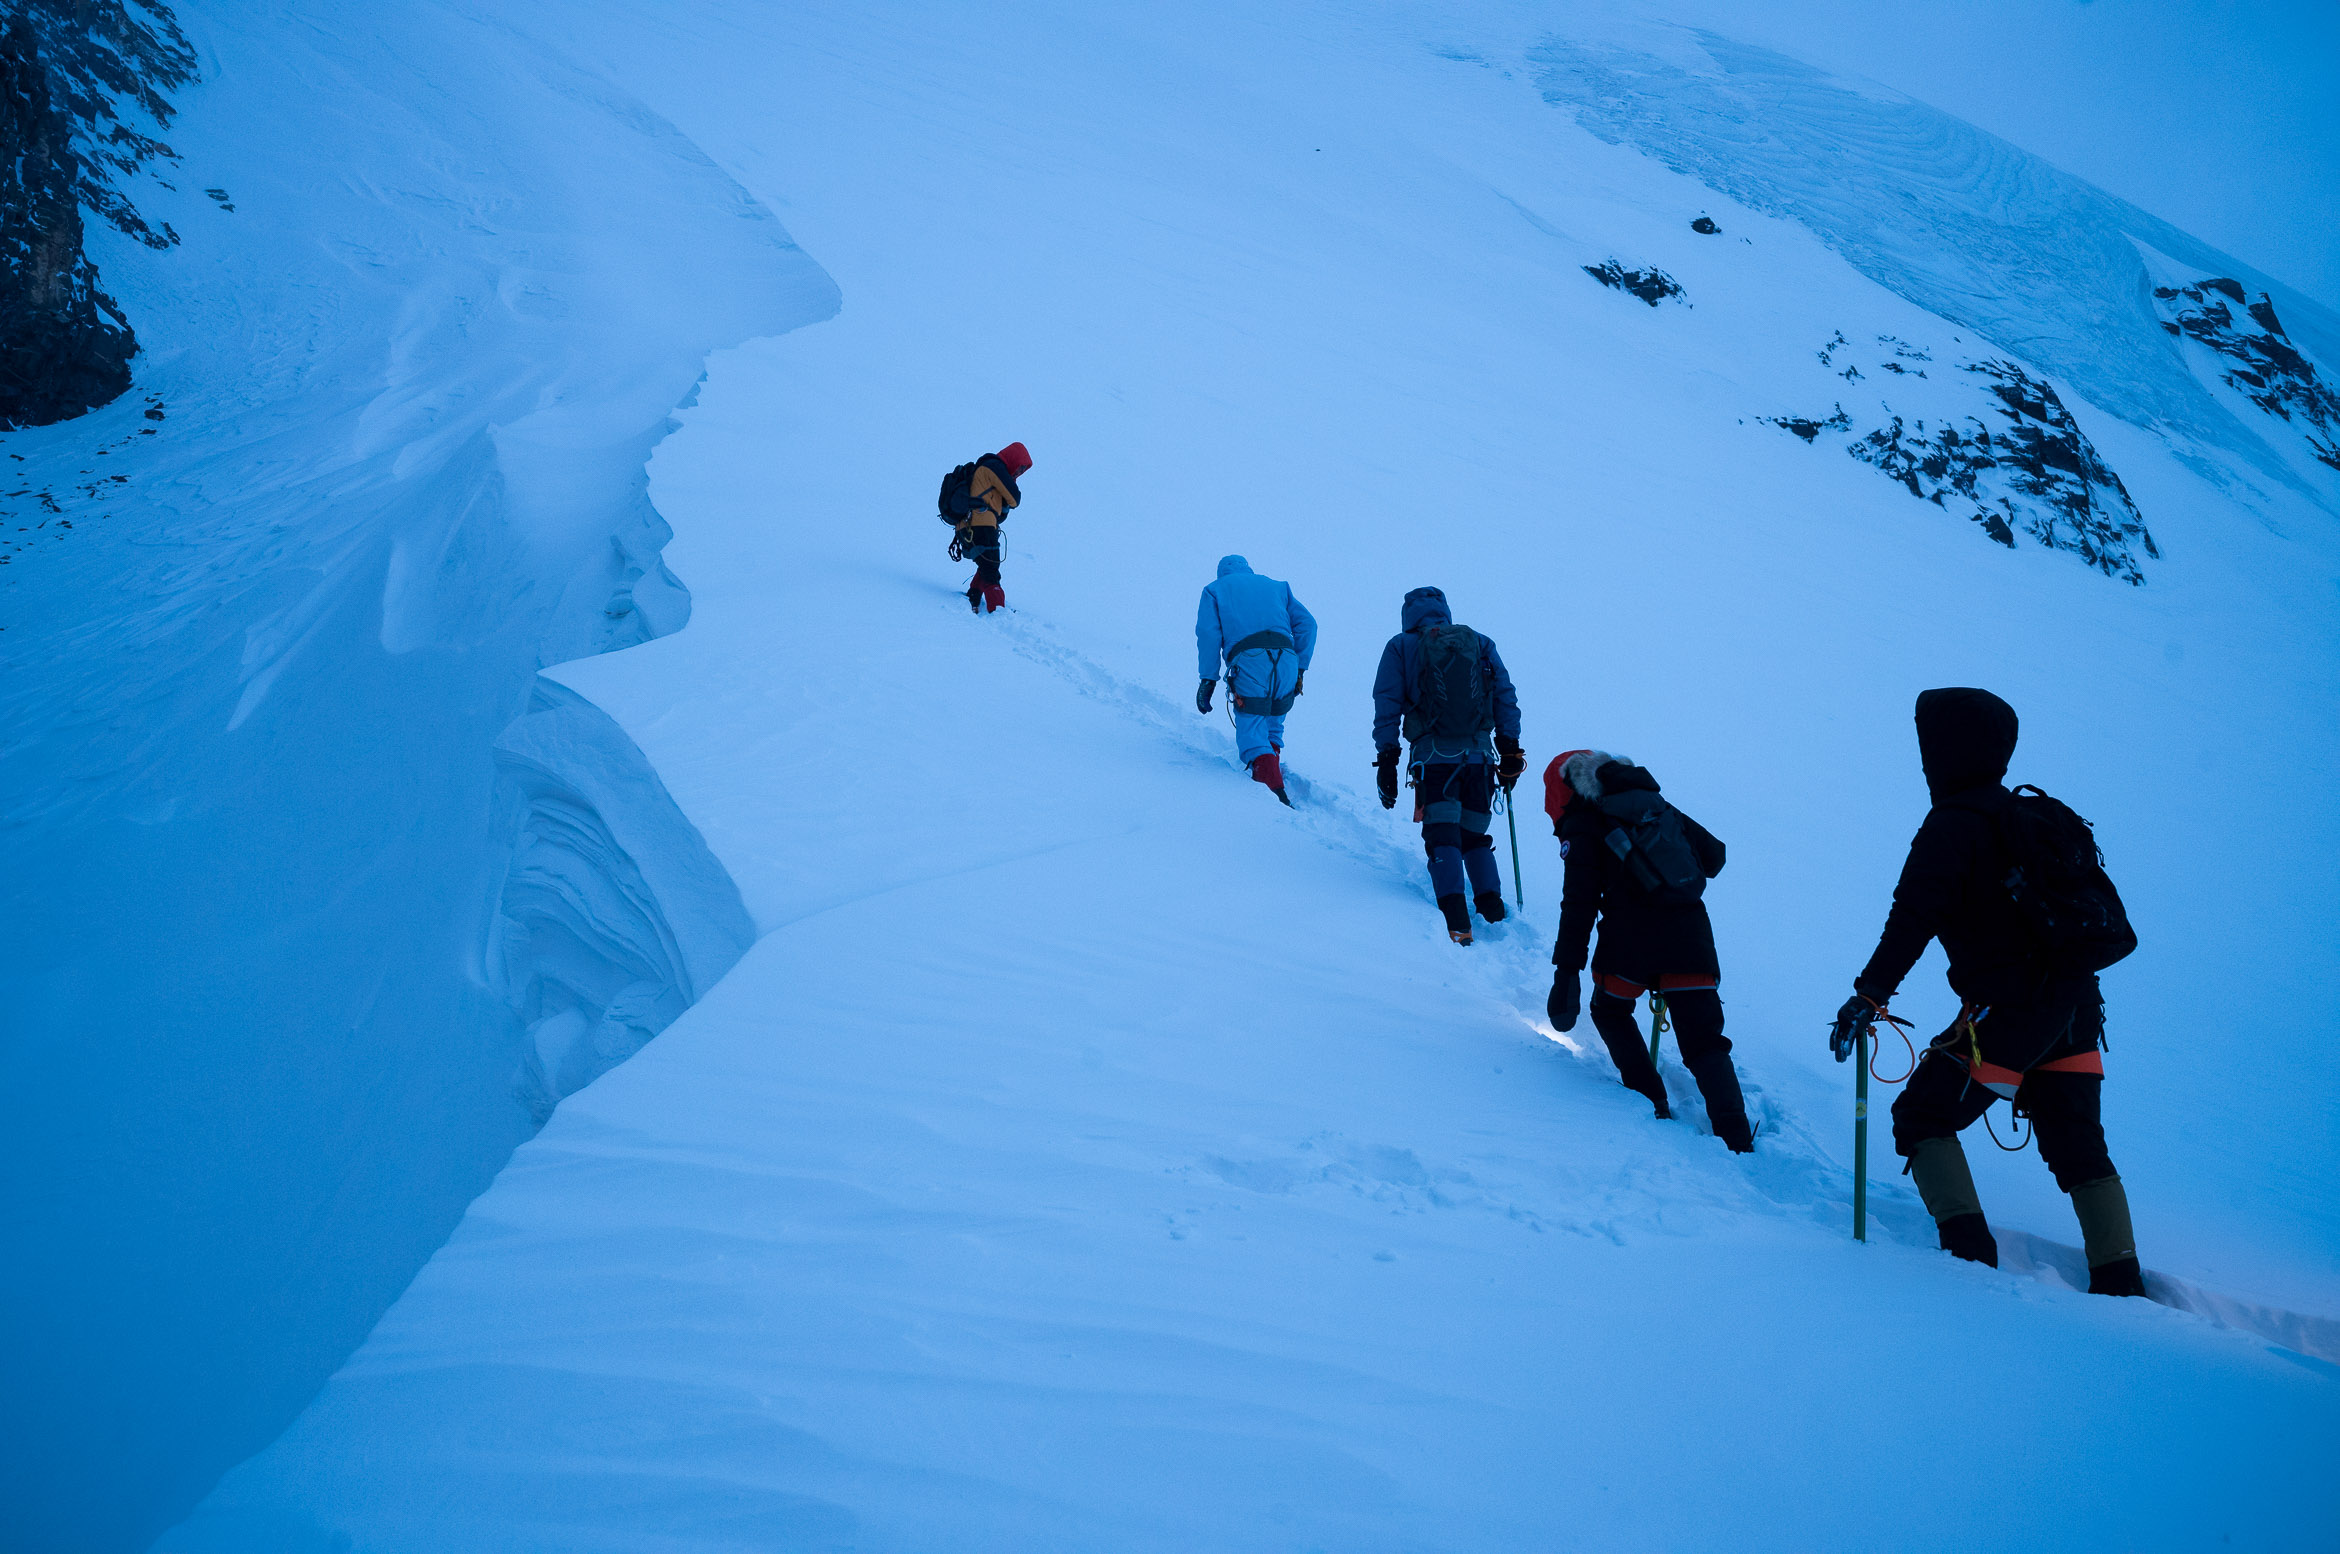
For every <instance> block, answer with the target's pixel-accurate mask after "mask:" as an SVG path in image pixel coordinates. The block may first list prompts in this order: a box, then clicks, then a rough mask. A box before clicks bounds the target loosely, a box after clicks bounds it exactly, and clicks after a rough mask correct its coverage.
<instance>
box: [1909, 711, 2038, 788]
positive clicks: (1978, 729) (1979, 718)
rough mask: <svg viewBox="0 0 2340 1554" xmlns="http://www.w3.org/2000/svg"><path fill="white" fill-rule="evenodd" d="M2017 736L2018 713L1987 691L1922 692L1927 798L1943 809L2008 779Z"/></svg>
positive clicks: (1919, 728)
mask: <svg viewBox="0 0 2340 1554" xmlns="http://www.w3.org/2000/svg"><path fill="white" fill-rule="evenodd" d="M2015 733H2016V721H2015V709H2014V708H2013V707H2010V706H2008V705H2007V704H2006V703H2005V702H2003V701H2001V700H1999V698H1998V697H1996V696H1993V695H1992V694H1991V693H1990V692H1988V691H1978V690H1974V689H1972V688H1971V687H1966V686H1953V687H1946V688H1944V689H1942V690H1935V691H1920V692H1918V699H1917V737H1918V759H1919V760H1920V761H1921V762H1923V763H1924V765H1925V770H1926V792H1927V793H1928V794H1930V795H1931V796H1932V797H1933V799H1934V802H1936V803H1940V802H1941V801H1942V800H1944V799H1946V798H1948V797H1950V795H1951V794H1953V793H1963V792H1965V791H1966V790H1967V789H1969V788H1979V787H1982V786H1983V785H1985V784H1986V783H1995V782H1997V781H1998V780H1999V779H2001V778H2002V777H2005V776H2006V775H2007V763H2008V761H2010V760H2012V759H2013V758H2014V755H2015Z"/></svg>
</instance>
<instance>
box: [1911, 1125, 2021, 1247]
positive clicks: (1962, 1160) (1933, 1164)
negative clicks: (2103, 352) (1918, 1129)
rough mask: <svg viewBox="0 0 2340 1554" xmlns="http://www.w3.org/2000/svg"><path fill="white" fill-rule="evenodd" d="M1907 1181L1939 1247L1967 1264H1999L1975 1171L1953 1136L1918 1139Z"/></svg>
mask: <svg viewBox="0 0 2340 1554" xmlns="http://www.w3.org/2000/svg"><path fill="white" fill-rule="evenodd" d="M1909 1175H1910V1180H1912V1181H1914V1182H1915V1183H1917V1190H1918V1196H1919V1197H1920V1198H1922V1199H1924V1200H1925V1205H1926V1212H1927V1213H1928V1214H1931V1215H1933V1216H1934V1228H1935V1230H1936V1231H1937V1232H1938V1233H1939V1234H1940V1236H1941V1239H1942V1250H1943V1251H1945V1252H1948V1253H1949V1254H1950V1255H1951V1256H1952V1257H1963V1258H1965V1259H1966V1260H1967V1261H1968V1262H1970V1263H1987V1264H1989V1265H1990V1266H1991V1267H1993V1268H1996V1267H1998V1266H1999V1242H1998V1238H1996V1237H1995V1236H1993V1235H1992V1234H1991V1224H1990V1221H1989V1220H1987V1219H1984V1218H1983V1211H1982V1195H1981V1194H1979V1193H1977V1192H1976V1191H1975V1190H1974V1172H1973V1171H1972V1170H1971V1169H1969V1168H1968V1166H1967V1164H1966V1149H1965V1147H1964V1146H1963V1145H1961V1144H1960V1143H1959V1142H1958V1140H1957V1139H1956V1138H1955V1137H1951V1138H1930V1139H1919V1140H1918V1141H1917V1142H1916V1143H1915V1144H1912V1145H1911V1146H1910V1149H1909Z"/></svg>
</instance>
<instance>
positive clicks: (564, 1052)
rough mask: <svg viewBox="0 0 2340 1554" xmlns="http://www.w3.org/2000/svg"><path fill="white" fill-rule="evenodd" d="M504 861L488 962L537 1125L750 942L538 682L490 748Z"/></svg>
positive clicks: (595, 716)
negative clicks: (518, 1049)
mask: <svg viewBox="0 0 2340 1554" xmlns="http://www.w3.org/2000/svg"><path fill="white" fill-rule="evenodd" d="M496 764H497V771H498V777H499V781H498V783H497V801H496V804H497V809H498V810H499V811H500V812H501V813H502V814H503V815H504V816H506V817H507V818H506V819H505V820H504V822H503V826H504V828H505V829H506V831H507V833H508V835H509V837H510V840H509V843H508V846H509V850H510V858H511V861H510V863H509V864H508V865H507V867H506V871H505V876H504V888H503V892H502V895H501V898H500V900H499V903H498V907H497V911H496V922H495V926H494V929H493V931H492V933H491V937H490V942H489V948H488V953H487V964H488V972H489V977H490V979H491V981H493V983H494V984H495V986H496V987H497V988H498V989H499V990H500V991H501V992H502V994H503V996H504V999H505V1001H506V1002H507V1003H509V1004H510V1005H511V1006H512V1010H513V1013H514V1014H515V1015H516V1016H517V1017H518V1018H519V1020H520V1021H521V1022H522V1023H523V1024H524V1025H525V1026H526V1027H527V1031H528V1044H527V1047H526V1049H525V1051H524V1054H523V1061H522V1070H521V1073H520V1074H519V1076H518V1088H519V1091H520V1093H521V1096H522V1098H523V1100H524V1101H525V1102H526V1104H527V1106H528V1108H529V1111H530V1112H531V1113H532V1114H533V1115H534V1116H536V1117H537V1118H538V1119H539V1120H540V1121H541V1120H542V1119H543V1118H545V1117H549V1116H550V1115H552V1109H553V1107H554V1105H555V1104H556V1103H557V1102H558V1101H559V1100H560V1099H561V1098H562V1097H563V1096H566V1095H572V1094H574V1093H576V1092H577V1091H579V1090H581V1089H583V1088H584V1087H585V1086H587V1085H589V1084H591V1083H592V1082H593V1081H594V1080H595V1079H597V1078H599V1077H600V1076H601V1075H602V1074H603V1073H605V1072H607V1071H608V1070H609V1069H610V1068H612V1067H614V1066H615V1065H617V1064H619V1063H622V1062H624V1061H625V1060H626V1059H627V1058H629V1057H631V1056H633V1055H634V1053H635V1052H636V1051H637V1050H639V1049H640V1047H641V1045H642V1044H643V1043H644V1042H646V1041H648V1040H649V1039H650V1038H651V1037H653V1036H655V1035H657V1034H658V1033H659V1032H660V1031H662V1030H664V1029H666V1027H667V1026H668V1025H670V1024H672V1023H673V1022H674V1018H675V1016H677V1015H679V1014H681V1013H682V1012H683V1011H684V1010H685V1009H688V1008H689V1007H690V1006H691V1005H692V1004H694V1003H696V1002H697V1001H698V999H699V996H700V995H701V994H702V993H704V992H705V991H706V990H707V989H708V988H710V987H712V986H714V985H715V982H716V980H717V979H718V978H720V977H721V976H722V975H723V973H724V972H726V971H729V970H730V969H731V966H732V963H733V962H734V961H736V960H738V959H739V957H740V954H741V953H742V952H743V951H744V950H746V949H747V947H748V945H749V944H751V943H753V942H754V940H755V925H754V924H753V923H751V922H749V921H748V915H747V909H746V908H745V907H743V906H741V905H740V900H739V891H738V890H737V889H736V888H735V887H734V886H733V885H732V883H731V876H730V875H728V874H726V873H724V872H723V866H722V865H721V864H719V863H717V862H716V861H715V858H714V855H713V854H711V853H709V852H708V851H707V844H706V843H705V842H704V841H703V840H701V838H700V836H699V833H698V832H697V831H696V830H695V829H693V828H692V826H691V824H690V822H689V821H687V820H685V819H684V818H683V816H682V812H681V811H679V810H677V809H676V808H675V807H674V801H673V800H672V799H670V798H668V797H667V795H666V789H665V787H664V786H663V785H662V784H661V783H660V782H659V781H658V775H657V774H656V773H655V772H653V771H651V770H650V767H649V763H648V762H646V761H644V760H643V759H642V754H641V752H640V751H639V750H636V749H635V748H634V742H633V741H632V740H630V739H628V738H627V737H626V736H625V733H624V731H623V730H621V729H620V728H619V727H618V726H617V725H616V724H615V723H612V722H611V721H610V720H609V717H608V716H607V714H605V713H603V712H601V711H600V710H599V709H598V708H596V707H594V706H593V705H592V704H591V703H589V702H587V701H586V700H585V699H584V698H582V697H580V696H578V695H577V694H576V693H575V692H573V691H570V690H567V689H566V688H564V687H562V686H560V685H557V684H555V683H554V682H552V681H550V680H539V681H538V682H537V688H536V699H535V703H534V705H532V706H531V707H530V708H529V711H528V715H527V716H526V717H523V718H521V719H520V720H519V721H518V722H516V723H514V724H513V725H512V726H511V728H509V729H507V730H506V731H505V733H504V736H503V738H501V739H499V740H498V741H497V742H496Z"/></svg>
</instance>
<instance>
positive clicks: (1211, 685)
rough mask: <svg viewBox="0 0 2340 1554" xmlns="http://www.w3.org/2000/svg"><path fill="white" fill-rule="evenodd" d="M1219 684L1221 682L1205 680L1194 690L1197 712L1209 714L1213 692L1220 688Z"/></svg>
mask: <svg viewBox="0 0 2340 1554" xmlns="http://www.w3.org/2000/svg"><path fill="white" fill-rule="evenodd" d="M1218 684H1219V682H1218V681H1216V680H1205V681H1204V682H1203V683H1202V684H1200V685H1198V686H1196V687H1195V688H1194V710H1195V711H1197V712H1208V711H1210V710H1211V692H1212V691H1214V690H1216V689H1217V688H1218Z"/></svg>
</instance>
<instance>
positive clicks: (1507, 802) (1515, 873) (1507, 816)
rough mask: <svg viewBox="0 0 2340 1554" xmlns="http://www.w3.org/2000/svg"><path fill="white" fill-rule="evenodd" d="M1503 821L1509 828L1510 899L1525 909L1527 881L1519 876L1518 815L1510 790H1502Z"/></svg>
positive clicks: (1521, 908)
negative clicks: (1513, 806)
mask: <svg viewBox="0 0 2340 1554" xmlns="http://www.w3.org/2000/svg"><path fill="white" fill-rule="evenodd" d="M1503 823H1504V824H1505V825H1507V826H1509V827H1510V828H1511V899H1512V900H1513V901H1514V902H1516V903H1518V906H1519V909H1520V910H1521V911H1522V912H1524V911H1526V910H1527V881H1525V880H1523V879H1521V878H1520V877H1519V816H1518V814H1517V813H1516V812H1515V811H1514V810H1513V809H1512V798H1511V790H1510V789H1509V788H1506V789H1504V790H1503Z"/></svg>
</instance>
